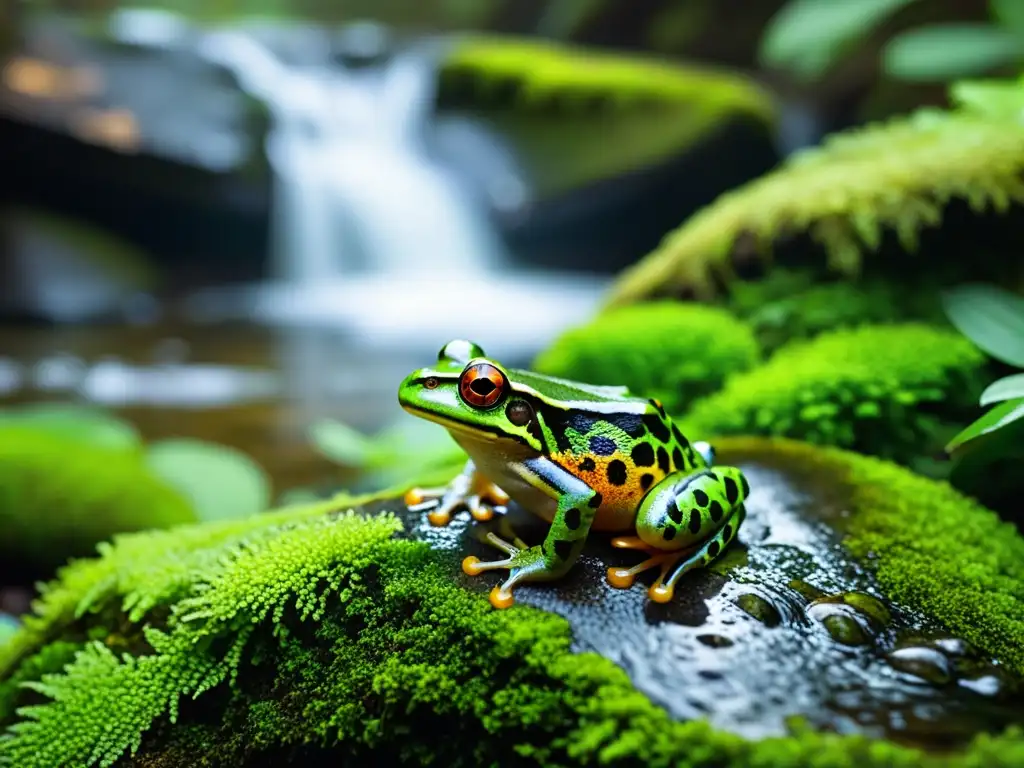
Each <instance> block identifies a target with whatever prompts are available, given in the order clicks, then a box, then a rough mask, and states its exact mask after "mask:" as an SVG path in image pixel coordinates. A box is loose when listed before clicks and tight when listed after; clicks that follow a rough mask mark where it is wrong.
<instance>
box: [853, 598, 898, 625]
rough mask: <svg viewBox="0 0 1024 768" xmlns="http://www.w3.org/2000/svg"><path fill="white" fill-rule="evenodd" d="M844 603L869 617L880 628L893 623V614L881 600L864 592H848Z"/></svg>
mask: <svg viewBox="0 0 1024 768" xmlns="http://www.w3.org/2000/svg"><path fill="white" fill-rule="evenodd" d="M842 599H843V602H844V603H846V604H847V605H849V606H851V607H853V608H855V609H856V610H857V611H858V612H859V613H861V614H863V615H865V616H867V617H869V618H870V619H871V620H872V621H873V622H874V623H875V624H876V625H878V626H879V627H887V626H889V623H890V622H891V621H892V614H891V613H890V612H889V609H888V608H887V607H886V606H885V603H883V602H882V601H881V600H879V599H878V598H877V597H873V596H872V595H868V594H865V593H864V592H846V593H845V594H843V596H842Z"/></svg>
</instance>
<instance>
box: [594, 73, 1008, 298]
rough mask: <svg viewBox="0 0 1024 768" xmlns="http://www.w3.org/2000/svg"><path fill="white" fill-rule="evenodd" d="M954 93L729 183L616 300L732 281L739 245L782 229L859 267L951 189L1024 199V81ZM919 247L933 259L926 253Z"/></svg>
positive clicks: (959, 195) (977, 208)
mask: <svg viewBox="0 0 1024 768" xmlns="http://www.w3.org/2000/svg"><path fill="white" fill-rule="evenodd" d="M951 95H952V97H953V98H954V100H955V102H956V106H955V108H953V109H950V110H935V109H922V110H919V111H918V112H916V113H914V114H912V115H910V116H907V117H897V118H893V119H891V120H888V121H885V122H881V123H878V124H873V125H866V126H861V127H855V128H851V129H849V130H847V131H843V132H840V133H838V134H834V135H832V136H830V137H828V138H827V139H826V140H825V141H824V142H823V143H822V144H821V145H820V146H816V147H813V148H810V149H807V150H802V151H800V152H798V153H795V154H793V155H791V156H790V157H789V158H788V159H787V160H786V161H785V162H784V163H783V164H782V165H781V166H780V167H778V168H777V169H775V170H773V171H771V172H769V173H768V174H766V175H764V176H762V177H761V178H758V179H755V180H753V181H751V182H749V183H747V184H746V185H744V186H741V187H739V188H737V189H735V190H733V191H731V192H728V193H726V194H724V195H722V196H721V197H719V198H718V199H717V200H716V201H715V202H713V203H712V204H711V205H709V206H707V207H705V208H704V209H702V210H700V211H698V212H697V213H696V214H694V215H693V216H692V217H691V218H690V219H689V220H687V221H686V222H685V223H684V224H683V225H682V226H681V227H679V228H678V229H677V230H675V231H674V232H671V233H670V234H668V235H667V236H666V237H665V239H664V240H663V241H662V243H661V245H660V246H659V247H658V248H657V249H655V250H654V251H653V252H652V253H651V254H649V255H648V256H646V257H645V258H644V259H642V260H641V261H640V262H639V263H638V264H637V265H635V266H634V267H631V268H630V269H628V270H626V272H625V273H623V275H622V276H621V277H620V278H619V280H618V281H617V283H616V285H615V286H613V289H612V291H611V293H610V295H609V297H608V303H609V304H610V305H620V304H626V303H630V302H634V301H639V300H643V299H647V298H650V297H651V296H656V295H665V294H670V293H673V292H677V291H679V290H681V289H683V288H686V289H689V290H692V291H693V292H695V293H696V294H697V295H698V296H699V297H710V296H713V295H715V293H716V292H717V284H718V283H722V282H725V283H728V282H730V280H731V277H732V270H733V267H732V263H731V259H732V257H733V256H734V253H736V252H737V251H738V250H741V249H742V250H744V251H746V250H752V252H753V254H755V255H757V256H759V257H761V258H762V259H767V257H768V256H769V255H770V253H771V252H772V250H773V247H774V245H775V243H776V241H778V240H780V239H781V238H784V237H790V236H793V235H801V234H803V235H806V236H807V237H808V238H809V239H810V241H811V242H813V243H814V245H815V246H816V247H818V248H820V249H821V250H822V251H823V252H824V254H825V256H826V260H825V263H826V264H827V265H828V266H829V268H831V269H832V270H834V271H836V272H838V273H841V274H847V275H849V274H854V273H857V272H858V271H860V270H861V268H862V259H863V255H864V254H865V253H871V252H876V251H879V250H880V249H881V246H882V244H883V240H884V239H885V238H886V237H887V236H893V237H894V238H895V241H896V242H897V243H898V245H899V248H900V249H901V250H902V252H903V253H904V254H914V253H915V252H916V250H917V245H918V241H919V237H920V233H921V231H922V230H923V229H925V228H929V227H935V226H937V225H938V224H940V223H941V222H942V219H943V215H944V212H945V210H946V209H947V207H948V206H949V205H950V204H951V203H952V202H953V201H957V200H959V201H962V202H964V203H966V204H967V206H969V208H970V210H972V211H973V212H975V213H978V214H980V213H983V212H986V211H987V212H1006V211H1007V210H1009V208H1010V206H1011V205H1012V204H1014V203H1020V202H1022V201H1024V183H1022V182H1021V172H1022V171H1024V125H1022V124H1021V122H1020V120H1019V118H1018V114H1019V112H1018V111H1017V109H1019V106H1020V104H1021V103H1024V89H1022V88H1021V86H1020V84H1017V83H1006V84H1002V83H979V84H975V83H963V84H959V85H958V86H957V87H955V88H953V89H952V90H951ZM1011 107H1012V108H1011ZM916 258H917V259H919V260H920V263H921V265H922V267H924V266H925V265H928V264H929V262H928V258H929V257H928V255H927V254H917V255H916Z"/></svg>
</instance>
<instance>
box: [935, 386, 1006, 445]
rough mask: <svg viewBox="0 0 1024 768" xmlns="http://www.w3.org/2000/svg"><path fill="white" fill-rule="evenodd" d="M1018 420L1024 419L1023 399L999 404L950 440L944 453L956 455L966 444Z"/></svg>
mask: <svg viewBox="0 0 1024 768" xmlns="http://www.w3.org/2000/svg"><path fill="white" fill-rule="evenodd" d="M1020 419H1024V397H1021V398H1016V399H1014V400H1007V401H1006V402H1004V403H1000V404H999V405H997V406H996V407H995V408H993V409H992V410H990V411H989V412H988V413H986V414H985V415H984V416H982V417H981V418H980V419H978V420H977V421H976V422H974V423H973V424H971V425H970V426H969V427H967V428H966V429H965V430H963V431H962V432H961V433H960V434H959V435H957V436H956V437H954V438H953V439H952V440H950V442H949V444H948V445H947V446H946V452H947V453H956V452H957V451H959V450H961V449H962V448H963V447H964V446H966V445H967V444H968V443H970V442H972V441H975V440H977V439H978V438H981V437H983V436H985V435H988V434H991V433H993V432H996V431H997V430H1000V429H1002V428H1003V427H1005V426H1007V425H1008V424H1012V423H1013V422H1015V421H1018V420H1020Z"/></svg>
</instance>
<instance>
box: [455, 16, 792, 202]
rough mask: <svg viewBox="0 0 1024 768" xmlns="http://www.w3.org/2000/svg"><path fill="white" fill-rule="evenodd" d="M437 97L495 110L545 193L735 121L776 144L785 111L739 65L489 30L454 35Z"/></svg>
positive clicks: (618, 170)
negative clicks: (774, 133) (775, 128)
mask: <svg viewBox="0 0 1024 768" xmlns="http://www.w3.org/2000/svg"><path fill="white" fill-rule="evenodd" d="M438 99H439V102H440V103H441V104H442V105H443V106H452V107H455V108H462V107H467V106H468V107H470V108H472V109H473V110H474V111H477V112H483V113H485V114H486V115H487V117H488V119H492V118H493V119H495V122H496V125H497V127H498V128H499V129H500V130H501V132H502V133H503V134H507V136H508V137H510V138H511V139H513V141H514V142H515V143H516V145H517V146H519V147H520V148H521V149H522V150H523V152H522V153H521V154H522V155H523V157H522V158H521V159H522V160H523V161H524V163H525V165H526V166H528V169H529V171H530V180H531V185H532V186H533V187H534V192H536V193H538V194H543V195H549V194H562V193H565V192H567V191H569V190H571V189H574V188H576V187H578V186H580V185H585V184H589V183H593V182H596V181H599V180H601V179H607V178H609V177H611V176H613V175H616V174H622V173H627V172H629V171H635V170H636V169H638V168H645V167H650V166H652V165H654V164H657V163H659V162H662V161H664V160H665V159H666V158H668V157H672V156H678V155H680V154H682V153H683V152H685V151H686V150H688V149H690V148H692V147H693V146H694V145H696V144H698V143H699V142H701V141H703V140H704V139H705V138H707V137H709V136H710V135H712V134H713V132H714V131H715V130H716V129H718V128H719V127H721V126H722V125H724V124H725V123H726V122H730V121H733V122H740V123H742V124H744V125H745V126H748V127H749V128H751V129H752V133H753V135H759V136H763V137H764V142H765V144H766V145H767V142H768V136H767V130H766V129H767V128H769V126H770V125H771V124H773V123H774V122H775V118H776V107H775V104H774V103H773V100H772V99H771V97H770V96H769V95H768V93H767V92H766V91H764V90H763V89H762V88H760V87H759V86H758V85H757V84H756V83H754V82H753V81H752V80H750V79H749V78H747V77H745V76H743V75H740V74H738V73H734V72H730V71H725V70H716V69H711V68H707V67H696V66H692V65H691V66H686V65H683V64H681V63H678V62H671V61H668V60H665V59H658V58H655V57H650V56H645V55H642V54H639V53H636V52H633V53H629V54H625V53H623V52H615V51H610V50H601V49H596V48H586V47H582V46H578V45H571V44H560V43H557V42H554V41H550V40H542V39H539V38H530V39H527V38H515V37H500V36H487V35H468V36H461V37H459V38H457V39H455V40H454V41H453V43H452V45H451V47H450V49H449V50H448V51H447V52H446V55H445V57H444V59H443V62H442V66H441V72H440V82H439V92H438Z"/></svg>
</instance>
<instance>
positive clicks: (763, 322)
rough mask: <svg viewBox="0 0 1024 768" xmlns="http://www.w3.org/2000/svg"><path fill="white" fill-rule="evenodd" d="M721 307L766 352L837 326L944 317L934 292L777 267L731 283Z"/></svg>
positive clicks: (916, 287) (888, 282)
mask: <svg viewBox="0 0 1024 768" xmlns="http://www.w3.org/2000/svg"><path fill="white" fill-rule="evenodd" d="M726 306H727V307H728V308H729V309H730V310H732V311H733V312H734V313H735V314H736V315H737V317H740V318H741V319H743V320H745V321H746V322H748V323H749V324H750V325H751V327H752V328H753V329H754V333H755V334H756V335H757V338H758V341H759V342H760V343H761V346H762V347H763V348H764V349H765V350H766V351H768V352H773V351H775V350H776V349H778V348H779V347H781V346H782V345H783V344H785V343H787V342H790V341H796V340H799V339H810V338H813V337H814V336H817V335H818V334H819V333H822V332H824V331H831V330H838V329H840V328H856V327H859V326H862V325H870V324H875V323H891V322H901V321H910V320H927V321H929V322H936V323H941V322H942V321H943V315H942V310H941V306H940V303H939V301H938V292H937V291H922V290H921V289H920V287H919V286H915V287H913V288H909V287H907V286H905V285H901V284H899V283H898V282H895V281H890V280H879V279H873V280H856V281H837V280H828V281H818V280H817V278H816V275H815V274H814V273H813V272H812V271H810V270H791V269H783V268H780V267H776V268H774V269H772V270H771V271H770V272H769V273H768V275H767V276H766V277H765V278H764V279H763V280H758V281H751V282H745V281H737V282H734V283H732V284H731V285H730V286H729V298H728V300H727V302H726Z"/></svg>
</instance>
